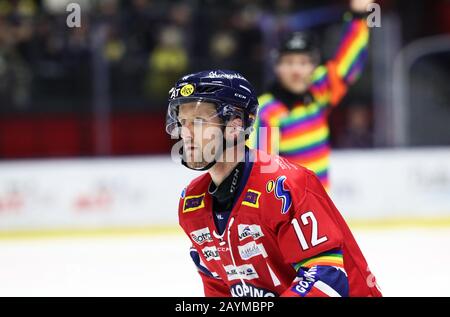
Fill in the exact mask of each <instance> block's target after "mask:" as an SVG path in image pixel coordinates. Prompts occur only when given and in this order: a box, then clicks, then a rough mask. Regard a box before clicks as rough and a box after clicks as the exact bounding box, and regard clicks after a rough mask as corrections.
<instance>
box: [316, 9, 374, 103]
mask: <svg viewBox="0 0 450 317" xmlns="http://www.w3.org/2000/svg"><path fill="white" fill-rule="evenodd" d="M345 20H346V21H345V26H344V31H343V34H342V37H341V40H340V44H339V47H338V49H337V51H336V53H335V55H334V57H333V58H332V59H331V60H329V61H328V62H327V63H326V64H325V65H322V66H319V67H318V68H317V69H316V70H315V72H314V74H313V79H312V85H311V90H312V91H313V92H315V93H316V95H319V96H321V97H320V98H322V100H321V101H322V104H330V105H332V106H336V105H337V104H338V103H339V102H340V101H341V99H342V98H343V97H344V95H345V94H346V92H347V88H348V86H349V85H351V84H353V83H354V82H355V81H356V80H357V79H358V78H359V77H360V75H361V73H362V70H363V68H364V65H365V63H366V60H367V47H368V42H369V28H368V27H367V23H366V21H365V19H362V18H358V17H352V14H351V13H347V15H346V18H345Z"/></svg>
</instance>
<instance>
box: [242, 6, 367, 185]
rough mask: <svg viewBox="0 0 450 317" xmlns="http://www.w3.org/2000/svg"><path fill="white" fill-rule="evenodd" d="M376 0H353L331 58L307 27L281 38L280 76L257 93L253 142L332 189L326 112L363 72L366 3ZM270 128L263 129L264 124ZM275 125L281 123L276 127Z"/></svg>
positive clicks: (251, 145)
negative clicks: (322, 59) (325, 57)
mask: <svg viewBox="0 0 450 317" xmlns="http://www.w3.org/2000/svg"><path fill="white" fill-rule="evenodd" d="M372 2H373V0H352V1H351V2H350V9H351V11H350V12H348V13H347V14H346V15H345V18H346V20H347V23H346V26H345V32H344V34H343V38H342V40H341V42H340V45H339V48H338V50H337V52H336V54H335V56H334V58H333V59H331V60H329V61H328V62H326V63H325V64H324V65H319V59H320V57H319V51H318V48H317V45H316V43H315V42H314V38H313V36H312V35H311V34H309V33H307V32H295V33H293V34H291V35H290V37H289V38H288V39H287V40H286V41H285V42H284V43H283V45H282V46H281V48H280V50H279V54H278V55H279V56H278V59H277V62H276V65H275V74H276V77H277V80H276V82H275V83H274V84H273V85H272V87H271V88H270V89H269V91H268V92H267V93H264V94H263V95H261V96H260V97H259V104H260V106H259V113H258V117H257V120H256V124H255V130H254V132H253V133H252V134H251V136H250V140H249V145H250V147H253V148H259V149H262V150H265V151H267V152H269V153H274V154H277V153H279V155H280V156H284V157H285V158H287V159H290V160H292V161H294V162H296V163H298V164H300V165H302V166H304V167H306V168H308V169H310V170H312V171H313V172H315V173H316V174H317V176H318V177H319V178H320V180H321V182H322V184H323V186H324V187H325V188H326V189H327V190H328V189H329V180H328V166H329V157H330V145H329V127H328V114H329V112H330V110H331V109H332V108H333V107H334V106H336V105H338V103H339V102H340V100H341V99H342V97H343V96H344V95H345V93H346V91H347V87H348V86H349V85H351V84H352V83H354V82H355V81H356V80H357V79H358V77H359V76H360V74H361V71H362V69H363V66H364V63H365V60H366V57H367V44H368V40H369V29H368V27H367V22H366V19H365V17H366V15H367V8H368V6H369V4H371V3H372ZM264 127H265V128H267V129H260V128H264ZM273 127H276V128H278V129H273Z"/></svg>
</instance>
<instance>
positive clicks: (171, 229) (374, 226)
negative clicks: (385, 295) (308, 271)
mask: <svg viewBox="0 0 450 317" xmlns="http://www.w3.org/2000/svg"><path fill="white" fill-rule="evenodd" d="M348 224H349V226H350V228H351V229H355V230H383V229H396V228H398V229H407V228H445V227H448V228H450V217H440V218H387V219H374V220H368V219H364V220H362V219H353V220H348ZM181 234H183V231H182V229H181V228H180V227H178V226H176V225H168V226H151V225H149V226H141V227H115V228H111V227H109V228H83V229H80V228H73V229H72V228H71V229H48V230H11V231H0V240H10V239H49V238H91V237H108V236H112V237H118V236H139V235H142V236H151V235H155V236H157V235H181Z"/></svg>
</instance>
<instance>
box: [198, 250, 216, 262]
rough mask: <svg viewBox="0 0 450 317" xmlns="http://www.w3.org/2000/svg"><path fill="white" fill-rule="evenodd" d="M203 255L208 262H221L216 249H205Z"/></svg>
mask: <svg viewBox="0 0 450 317" xmlns="http://www.w3.org/2000/svg"><path fill="white" fill-rule="evenodd" d="M202 253H203V255H204V256H205V259H206V261H208V262H209V261H211V260H216V261H217V260H220V257H219V251H217V249H216V247H205V248H203V249H202Z"/></svg>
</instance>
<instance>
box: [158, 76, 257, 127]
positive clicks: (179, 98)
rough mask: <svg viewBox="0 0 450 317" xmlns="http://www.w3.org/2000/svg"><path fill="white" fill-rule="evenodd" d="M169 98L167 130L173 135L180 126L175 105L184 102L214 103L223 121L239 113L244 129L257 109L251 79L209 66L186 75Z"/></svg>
mask: <svg viewBox="0 0 450 317" xmlns="http://www.w3.org/2000/svg"><path fill="white" fill-rule="evenodd" d="M168 101H169V106H168V110H167V117H166V132H167V133H168V134H170V135H172V136H173V135H174V131H176V128H177V127H178V126H179V123H178V108H179V106H180V105H181V104H184V103H188V102H193V101H199V102H202V101H203V102H209V103H213V104H215V105H216V111H217V115H218V116H219V117H220V118H221V119H222V120H223V122H224V125H225V124H226V122H227V121H228V120H229V119H231V118H234V117H236V116H238V117H240V118H242V119H243V124H244V127H243V128H244V129H246V130H247V129H248V128H250V127H252V126H253V122H254V120H255V118H256V114H257V111H258V99H257V96H256V93H255V90H254V88H253V87H252V85H251V84H250V82H249V81H248V80H247V79H245V78H244V77H243V76H242V75H241V74H239V73H238V72H235V71H230V70H208V71H201V72H198V73H193V74H189V75H186V76H184V77H182V78H181V79H180V80H178V81H177V83H176V84H175V86H174V87H173V88H172V89H170V91H169V100H168ZM249 130H250V131H249ZM249 130H247V131H248V132H251V129H249Z"/></svg>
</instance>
